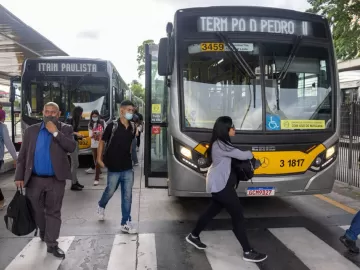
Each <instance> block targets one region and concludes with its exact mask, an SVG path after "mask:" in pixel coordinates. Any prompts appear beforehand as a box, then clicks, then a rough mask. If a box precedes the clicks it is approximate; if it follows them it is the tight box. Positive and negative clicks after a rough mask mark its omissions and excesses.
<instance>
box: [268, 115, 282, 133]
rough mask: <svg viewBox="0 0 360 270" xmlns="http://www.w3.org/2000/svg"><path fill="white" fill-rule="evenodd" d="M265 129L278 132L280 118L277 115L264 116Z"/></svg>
mask: <svg viewBox="0 0 360 270" xmlns="http://www.w3.org/2000/svg"><path fill="white" fill-rule="evenodd" d="M266 129H267V130H280V117H279V116H277V115H271V114H267V115H266Z"/></svg>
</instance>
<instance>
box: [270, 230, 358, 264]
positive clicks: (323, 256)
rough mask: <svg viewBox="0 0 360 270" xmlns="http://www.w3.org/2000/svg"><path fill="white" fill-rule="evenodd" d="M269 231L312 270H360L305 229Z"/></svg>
mask: <svg viewBox="0 0 360 270" xmlns="http://www.w3.org/2000/svg"><path fill="white" fill-rule="evenodd" d="M269 230H270V232H271V233H272V234H274V235H275V236H276V237H277V238H278V239H279V240H280V241H281V242H283V243H284V244H285V245H286V246H287V247H288V248H289V249H290V250H292V251H293V252H294V253H295V255H296V256H297V257H298V258H299V259H300V260H301V261H302V262H303V263H304V264H305V265H306V266H307V267H309V268H310V269H311V270H325V269H326V270H327V269H336V270H359V268H358V267H357V266H356V265H355V264H353V263H352V262H350V261H349V260H347V259H346V258H345V257H343V256H342V255H340V254H339V253H338V252H337V251H335V250H334V249H333V248H331V247H330V246H328V245H327V244H326V243H325V242H323V241H322V240H321V239H319V238H318V237H317V236H316V235H314V234H312V233H311V232H309V231H308V230H307V229H305V228H286V229H284V228H279V229H269Z"/></svg>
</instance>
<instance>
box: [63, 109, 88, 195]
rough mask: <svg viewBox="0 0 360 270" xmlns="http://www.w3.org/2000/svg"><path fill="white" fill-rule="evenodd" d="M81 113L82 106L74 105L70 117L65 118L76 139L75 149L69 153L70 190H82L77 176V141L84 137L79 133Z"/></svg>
mask: <svg viewBox="0 0 360 270" xmlns="http://www.w3.org/2000/svg"><path fill="white" fill-rule="evenodd" d="M82 113H83V108H81V107H80V106H76V107H75V108H74V110H73V113H72V117H71V118H69V119H67V121H66V122H67V124H69V125H71V126H72V127H73V130H74V133H73V134H74V139H75V141H76V149H75V151H74V152H72V153H70V159H71V175H72V179H71V180H72V185H71V190H77V191H79V190H82V189H83V188H84V186H83V185H81V184H80V183H79V181H78V178H77V169H78V168H79V143H78V141H79V140H81V139H82V138H84V136H83V135H82V134H80V133H79V126H80V119H81V115H82Z"/></svg>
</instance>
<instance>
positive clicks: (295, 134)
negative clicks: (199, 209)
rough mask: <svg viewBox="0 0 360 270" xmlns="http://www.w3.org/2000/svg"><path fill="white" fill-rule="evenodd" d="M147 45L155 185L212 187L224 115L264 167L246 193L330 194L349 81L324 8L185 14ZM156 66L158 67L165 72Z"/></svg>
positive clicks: (150, 171) (198, 191) (194, 189)
mask: <svg viewBox="0 0 360 270" xmlns="http://www.w3.org/2000/svg"><path fill="white" fill-rule="evenodd" d="M166 32H167V37H166V38H162V39H161V40H160V43H159V45H158V46H154V45H152V46H147V48H146V93H147V99H146V104H149V106H147V118H146V120H147V122H148V123H149V124H148V125H147V129H146V134H145V135H146V151H145V176H146V178H145V179H146V185H147V186H148V187H165V188H168V193H169V195H173V196H178V197H187V196H208V194H206V192H205V175H206V171H207V168H204V166H205V165H204V164H205V161H206V154H205V152H206V149H207V147H208V143H209V140H210V137H211V132H212V128H213V125H214V122H215V120H216V119H217V118H218V117H219V116H222V115H228V116H230V117H232V119H233V121H234V124H235V127H236V136H235V137H234V138H233V139H232V142H233V143H234V144H235V145H236V146H237V147H239V148H240V149H242V150H250V151H252V152H253V153H254V156H255V157H256V158H257V159H259V160H260V161H261V163H262V165H261V167H260V168H259V169H257V170H256V172H255V177H254V178H253V181H252V182H251V181H249V182H241V183H240V185H239V187H238V189H237V192H238V195H239V196H291V195H301V194H315V193H329V192H331V190H332V187H333V184H334V181H335V175H336V174H335V171H336V168H337V163H338V158H337V153H338V142H339V128H340V126H339V106H340V103H339V102H340V98H339V97H340V96H339V81H338V77H337V66H336V59H335V54H334V47H333V42H332V38H331V32H330V28H329V25H328V22H327V21H326V19H325V18H324V17H322V16H318V15H315V14H309V13H303V12H297V11H292V10H284V9H276V8H264V7H239V6H237V7H204V8H190V9H182V10H178V11H177V12H176V14H175V19H174V23H168V25H167V27H166ZM156 69H157V71H158V72H156Z"/></svg>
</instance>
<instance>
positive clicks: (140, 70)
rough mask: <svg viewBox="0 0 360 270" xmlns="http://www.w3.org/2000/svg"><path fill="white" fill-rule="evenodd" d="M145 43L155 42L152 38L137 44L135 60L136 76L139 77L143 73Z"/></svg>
mask: <svg viewBox="0 0 360 270" xmlns="http://www.w3.org/2000/svg"><path fill="white" fill-rule="evenodd" d="M146 44H155V43H154V40H152V39H148V40H145V41H144V42H143V43H142V44H141V45H140V46H138V54H137V58H136V61H137V62H138V68H137V71H138V76H139V78H140V77H141V76H142V75H144V73H145V45H146Z"/></svg>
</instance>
